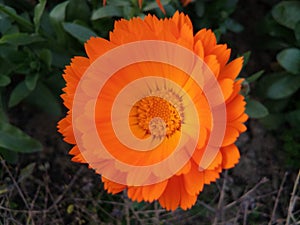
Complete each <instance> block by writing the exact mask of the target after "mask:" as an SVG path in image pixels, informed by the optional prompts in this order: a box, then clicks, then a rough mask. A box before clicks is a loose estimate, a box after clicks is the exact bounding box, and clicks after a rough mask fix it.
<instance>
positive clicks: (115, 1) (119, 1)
mask: <svg viewBox="0 0 300 225" xmlns="http://www.w3.org/2000/svg"><path fill="white" fill-rule="evenodd" d="M109 5H113V6H122V7H123V6H130V2H129V1H124V0H109Z"/></svg>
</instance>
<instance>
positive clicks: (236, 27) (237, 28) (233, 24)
mask: <svg viewBox="0 0 300 225" xmlns="http://www.w3.org/2000/svg"><path fill="white" fill-rule="evenodd" d="M224 23H225V26H226V28H227V29H228V30H230V31H232V32H235V33H239V32H242V31H243V30H244V27H243V26H242V25H241V24H240V23H238V22H237V21H235V20H233V19H231V18H227V19H226V20H225V22H224Z"/></svg>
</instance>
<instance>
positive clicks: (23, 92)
mask: <svg viewBox="0 0 300 225" xmlns="http://www.w3.org/2000/svg"><path fill="white" fill-rule="evenodd" d="M29 93H30V90H29V89H28V88H27V86H26V84H25V82H24V81H22V82H20V83H19V84H18V85H17V86H16V87H15V88H14V89H13V91H12V92H11V95H10V98H9V101H8V106H9V107H13V106H16V105H17V104H19V103H20V102H21V101H22V100H23V99H25V98H26V97H27V96H28V95H29Z"/></svg>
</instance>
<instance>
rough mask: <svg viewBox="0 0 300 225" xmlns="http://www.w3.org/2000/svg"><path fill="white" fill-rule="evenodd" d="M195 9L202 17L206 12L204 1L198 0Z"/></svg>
mask: <svg viewBox="0 0 300 225" xmlns="http://www.w3.org/2000/svg"><path fill="white" fill-rule="evenodd" d="M195 10H196V14H197V16H199V17H202V16H203V15H204V12H205V4H204V2H203V1H196V3H195Z"/></svg>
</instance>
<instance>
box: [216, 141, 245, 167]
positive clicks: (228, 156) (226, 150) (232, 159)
mask: <svg viewBox="0 0 300 225" xmlns="http://www.w3.org/2000/svg"><path fill="white" fill-rule="evenodd" d="M221 153H222V156H223V160H222V168H224V169H230V168H232V167H234V165H235V164H237V163H238V162H239V159H240V152H239V150H238V148H237V147H236V146H235V145H234V144H232V145H229V146H226V147H222V148H221Z"/></svg>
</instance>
